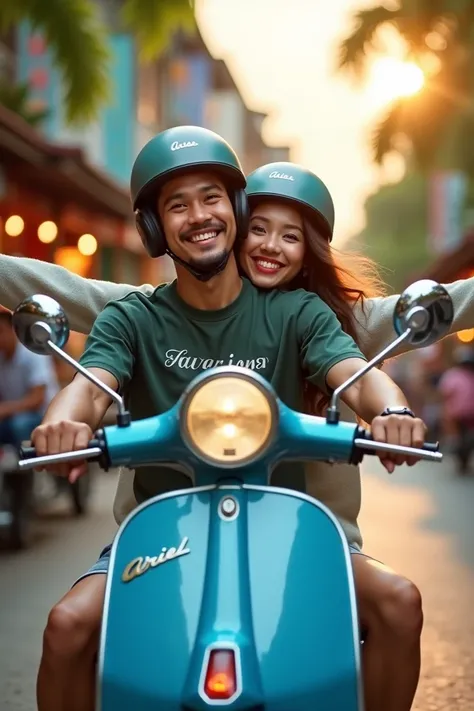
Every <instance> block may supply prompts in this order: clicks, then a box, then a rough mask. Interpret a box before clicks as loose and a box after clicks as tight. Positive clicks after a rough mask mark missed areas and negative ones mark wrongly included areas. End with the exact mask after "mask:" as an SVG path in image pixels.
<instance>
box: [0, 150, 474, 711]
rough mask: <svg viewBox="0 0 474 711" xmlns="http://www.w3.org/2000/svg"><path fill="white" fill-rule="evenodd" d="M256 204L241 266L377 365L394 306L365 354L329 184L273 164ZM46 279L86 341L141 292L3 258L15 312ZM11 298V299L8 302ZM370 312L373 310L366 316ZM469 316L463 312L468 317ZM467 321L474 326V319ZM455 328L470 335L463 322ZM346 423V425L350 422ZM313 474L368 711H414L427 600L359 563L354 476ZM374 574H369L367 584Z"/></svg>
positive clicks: (0, 265)
mask: <svg viewBox="0 0 474 711" xmlns="http://www.w3.org/2000/svg"><path fill="white" fill-rule="evenodd" d="M248 194H249V199H250V202H251V207H252V219H251V224H250V231H249V236H248V239H247V240H245V241H244V243H243V245H242V250H241V265H242V268H243V270H244V271H245V272H246V273H248V275H249V276H250V278H251V279H252V281H254V283H256V284H257V285H258V286H261V287H262V288H275V287H281V286H283V285H284V286H285V288H294V287H297V286H305V287H306V288H309V289H311V290H314V291H317V292H318V293H319V295H320V296H322V297H323V298H324V299H325V300H326V301H327V302H328V303H329V305H330V306H331V307H332V308H333V310H334V311H335V312H336V313H337V314H338V316H339V318H340V320H341V322H342V324H343V327H344V328H345V329H346V330H347V331H349V333H351V334H352V333H354V335H356V339H357V341H358V342H359V344H360V345H361V346H362V347H363V349H364V351H365V353H366V354H367V355H369V356H371V355H373V354H374V352H376V351H377V350H378V349H379V347H380V346H382V345H385V343H386V342H387V341H389V340H390V339H391V337H392V335H393V331H392V328H391V316H392V309H393V304H394V301H395V300H396V297H391V298H390V299H389V300H384V301H383V304H382V314H383V316H385V319H386V320H385V321H384V320H383V318H382V326H381V327H380V325H379V329H378V333H377V336H378V337H377V338H375V339H374V340H373V341H372V342H371V343H370V344H369V346H367V339H365V340H364V335H365V334H364V328H366V329H369V328H370V325H371V318H373V310H374V309H375V308H378V309H379V310H380V302H378V301H374V300H372V301H368V300H366V299H365V298H364V297H365V296H370V292H369V291H367V292H366V288H365V284H366V282H364V281H363V280H362V281H361V282H360V284H357V283H356V282H355V281H354V280H353V279H352V278H351V281H348V282H345V283H341V278H342V277H344V278H345V279H349V278H350V277H351V275H350V273H349V272H346V273H344V272H342V271H341V270H340V269H338V268H337V266H335V264H334V254H333V252H332V251H331V250H330V248H329V240H330V239H331V237H332V230H333V223H334V209H333V205H332V200H331V197H330V195H329V193H328V191H327V189H326V187H325V186H324V185H323V184H322V183H321V181H319V179H318V178H317V177H316V176H314V175H313V174H312V173H309V171H305V170H304V169H302V168H300V167H298V166H296V165H294V164H273V165H271V166H264V167H263V168H261V169H259V171H256V172H255V173H254V174H252V175H251V176H250V178H249V183H248ZM288 225H291V227H288ZM306 242H307V244H306ZM321 266H323V267H324V268H323V269H321ZM12 267H13V269H12ZM40 269H41V270H42V271H43V275H46V276H47V277H48V278H49V277H51V283H50V284H48V286H47V289H46V290H47V291H48V293H49V294H50V295H52V296H54V297H56V298H57V299H58V300H59V301H60V302H61V303H62V304H63V305H64V306H65V308H66V310H67V311H68V312H69V315H70V317H71V322H72V327H73V328H75V329H78V330H82V331H86V332H87V331H88V330H89V328H90V326H91V324H92V321H93V319H94V317H95V315H97V313H98V312H99V311H100V310H101V308H102V307H103V306H104V305H105V303H106V302H107V301H109V300H110V299H115V298H119V297H121V296H123V295H124V294H126V293H128V292H129V291H131V290H133V287H127V286H123V285H115V284H107V283H104V282H92V281H88V280H83V279H81V278H80V277H76V276H75V275H70V274H69V273H68V272H66V270H64V269H62V268H60V267H56V266H53V265H46V264H45V265H41V267H40V266H39V264H38V262H37V261H35V260H15V259H14V258H6V257H2V258H0V284H1V287H0V289H1V290H2V291H0V300H1V301H2V302H3V303H5V305H7V306H10V307H12V308H13V307H14V306H15V305H16V303H18V301H19V300H21V298H23V297H24V295H25V294H26V293H32V292H34V291H44V290H45V284H44V280H40V279H38V273H39V271H40ZM373 283H376V282H373ZM3 289H6V290H7V292H6V294H4V292H3ZM143 290H144V291H148V292H151V291H153V287H143ZM455 292H456V293H457V299H456V300H457V301H458V303H459V302H461V304H464V305H465V304H466V302H468V299H469V295H470V290H469V289H467V290H466V289H464V288H462V289H461V288H460V287H459V285H457V286H456V287H455ZM460 292H462V293H460ZM5 297H6V298H5ZM455 298H456V294H455ZM364 306H366V307H367V308H366V309H365V310H364V308H362V307H364ZM466 308H467V307H466V306H465V308H464V309H463V310H462V311H463V313H464V314H465V312H466ZM468 317H471V323H472V321H474V318H472V311H471V312H470V313H469V314H468ZM456 325H457V326H458V327H462V328H464V327H466V326H465V325H464V324H460V323H459V321H458V322H457V324H456ZM308 404H309V406H310V407H311V408H312V409H313V411H317V409H318V408H321V407H322V405H323V404H324V403H323V401H322V395H321V394H320V393H310V392H308ZM343 417H344V418H347V413H344V415H343ZM308 474H309V477H308V479H309V482H310V486H309V489H310V493H311V494H313V495H314V496H317V497H318V498H319V499H321V500H323V501H324V502H325V503H326V504H327V505H328V506H330V508H332V510H333V511H334V512H335V513H336V515H337V516H338V517H339V518H340V520H341V522H342V523H343V526H344V528H345V531H346V534H347V536H348V539H349V542H350V544H351V547H352V550H353V552H354V556H353V559H354V570H355V574H356V575H357V577H358V582H360V580H361V578H362V584H361V589H362V591H363V595H362V600H361V617H362V620H363V622H364V623H365V624H366V626H367V627H368V629H369V634H368V640H367V644H366V645H365V650H364V654H365V660H364V661H365V664H364V674H365V682H366V692H367V699H366V704H367V709H368V711H375V710H376V709H378V708H382V705H383V708H385V709H387V711H388V710H389V708H394V709H395V708H396V709H397V710H398V711H403V709H409V708H410V705H411V700H412V698H413V695H414V691H415V689H416V684H417V678H418V667H419V634H420V631H421V605H420V598H419V594H418V592H417V590H416V588H414V586H412V585H411V584H409V583H408V582H407V581H404V580H402V579H401V578H398V577H396V576H394V575H393V574H392V573H391V572H390V571H389V570H388V569H386V568H385V567H384V566H382V565H381V564H377V563H376V562H375V561H371V560H370V559H369V558H366V557H364V556H362V555H357V552H358V548H359V547H360V543H361V541H360V534H359V531H358V528H357V515H358V512H359V508H360V477H359V476H358V472H357V470H356V468H354V467H349V466H345V467H344V466H337V467H336V466H335V467H332V468H331V467H321V466H320V465H316V464H311V465H310V466H309V467H308ZM323 475H324V476H323ZM124 494H125V499H124ZM134 504H135V502H134V499H133V495H132V489H131V477H130V476H129V475H127V474H123V475H122V478H121V483H120V485H119V491H118V494H117V498H116V509H115V510H116V516H117V519H118V520H123V516H124V514H125V513H126V511H127V510H130V509H131V508H133V506H134ZM376 567H379V568H380V576H379V581H378V585H377V586H376V589H375V590H374V588H373V585H372V586H371V585H368V586H366V589H365V588H364V584H363V580H364V576H365V577H367V578H370V579H371V580H372V581H373V578H374V575H373V569H374V568H376ZM369 569H370V573H368V572H367V574H366V570H369ZM364 593H365V594H364ZM364 598H366V599H364ZM374 600H375V601H376V603H377V604H374ZM377 637H378V639H377ZM372 642H373V644H372ZM381 648H385V654H381V653H380V650H381ZM373 650H375V652H374V651H373ZM377 650H378V652H377ZM401 672H402V673H401ZM388 699H390V704H392V705H391V706H389V703H388Z"/></svg>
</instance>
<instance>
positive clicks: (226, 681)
mask: <svg viewBox="0 0 474 711" xmlns="http://www.w3.org/2000/svg"><path fill="white" fill-rule="evenodd" d="M236 691H237V679H236V672H235V656H234V652H233V651H232V650H231V649H213V650H212V651H211V654H210V655H209V662H208V665H207V672H206V681H205V682H204V693H205V694H206V696H207V697H209V698H210V699H230V698H231V697H232V696H233V695H234V694H235V692H236Z"/></svg>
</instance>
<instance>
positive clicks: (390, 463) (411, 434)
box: [371, 414, 426, 474]
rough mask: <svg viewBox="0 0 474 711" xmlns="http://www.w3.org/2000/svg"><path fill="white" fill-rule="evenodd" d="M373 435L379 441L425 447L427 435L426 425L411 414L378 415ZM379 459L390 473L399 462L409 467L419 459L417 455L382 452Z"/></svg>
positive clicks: (372, 426) (374, 423)
mask: <svg viewBox="0 0 474 711" xmlns="http://www.w3.org/2000/svg"><path fill="white" fill-rule="evenodd" d="M371 430H372V436H373V438H374V440H376V441H377V442H387V444H401V445H403V446H404V447H417V448H420V449H421V447H423V444H424V442H425V436H426V425H425V423H424V422H423V420H420V418H419V417H411V416H410V415H396V414H393V415H378V416H377V417H374V419H373V420H372V424H371ZM378 456H379V459H380V461H381V462H382V464H383V465H384V467H385V469H386V470H387V471H388V473H389V474H392V472H393V471H394V469H395V467H396V466H397V465H399V464H408V466H409V467H411V466H413V464H416V462H418V461H419V459H418V458H417V457H409V456H407V455H406V454H394V453H393V454H392V453H390V452H380V453H379V455H378Z"/></svg>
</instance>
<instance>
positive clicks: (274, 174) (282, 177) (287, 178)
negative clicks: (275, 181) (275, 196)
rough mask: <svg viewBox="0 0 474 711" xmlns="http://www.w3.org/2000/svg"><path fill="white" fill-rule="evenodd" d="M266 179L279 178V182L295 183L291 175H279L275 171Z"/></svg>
mask: <svg viewBox="0 0 474 711" xmlns="http://www.w3.org/2000/svg"><path fill="white" fill-rule="evenodd" d="M268 177H269V178H279V179H280V180H291V181H293V182H294V181H295V179H294V177H293V176H292V175H288V174H287V173H279V172H278V171H277V170H274V171H273V172H272V173H270V175H269V176H268Z"/></svg>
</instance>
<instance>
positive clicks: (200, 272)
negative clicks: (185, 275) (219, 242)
mask: <svg viewBox="0 0 474 711" xmlns="http://www.w3.org/2000/svg"><path fill="white" fill-rule="evenodd" d="M231 253H232V250H230V251H229V252H227V253H226V254H225V255H224V256H223V258H222V259H221V260H220V262H219V263H218V264H217V265H216V266H214V267H212V268H211V269H209V268H207V267H206V268H203V269H200V268H199V267H192V266H191V265H190V264H188V262H185V261H184V259H181V257H178V255H177V254H175V253H174V252H172V251H171V249H170V248H169V247H166V254H167V255H168V256H169V257H171V259H172V260H173V261H174V262H176V264H180V265H181V266H182V267H184V268H185V269H187V270H188V272H189V273H190V274H192V275H193V277H195V278H196V279H198V280H199V281H209V280H210V279H212V277H215V276H217V275H218V274H220V273H221V272H222V271H224V269H225V268H226V266H227V262H228V261H229V258H230V255H231Z"/></svg>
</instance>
